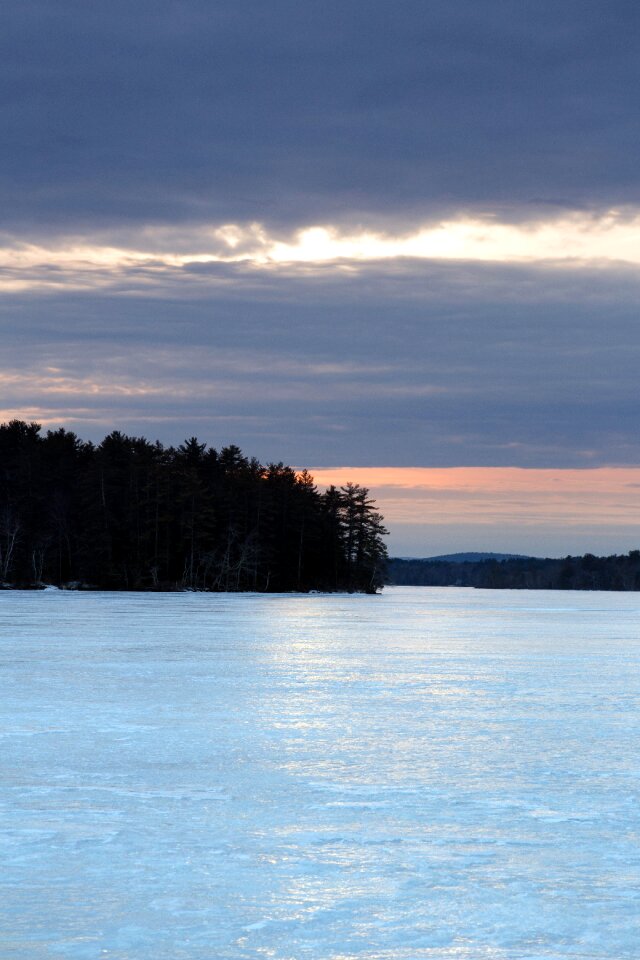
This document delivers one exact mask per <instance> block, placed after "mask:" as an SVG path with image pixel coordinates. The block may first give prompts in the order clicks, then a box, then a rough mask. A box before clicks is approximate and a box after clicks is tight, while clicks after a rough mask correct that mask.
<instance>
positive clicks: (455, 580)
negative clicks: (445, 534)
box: [387, 550, 640, 590]
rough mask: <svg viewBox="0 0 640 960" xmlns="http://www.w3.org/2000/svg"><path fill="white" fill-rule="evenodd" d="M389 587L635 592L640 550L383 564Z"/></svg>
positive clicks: (639, 579)
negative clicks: (563, 555) (390, 585)
mask: <svg viewBox="0 0 640 960" xmlns="http://www.w3.org/2000/svg"><path fill="white" fill-rule="evenodd" d="M387 582H388V583H394V584H398V585H407V586H430V587H448V586H456V587H483V588H486V589H497V590H640V550H632V551H631V552H630V553H628V554H623V555H620V556H618V555H615V556H610V557H596V556H594V555H593V554H591V553H587V554H585V555H584V556H581V557H564V558H563V559H559V560H556V559H542V558H536V557H523V558H514V559H509V560H480V561H474V562H469V561H465V562H457V563H456V562H452V561H443V560H400V559H396V558H393V559H391V560H390V561H389V565H388V579H387Z"/></svg>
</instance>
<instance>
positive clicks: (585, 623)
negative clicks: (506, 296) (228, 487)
mask: <svg viewBox="0 0 640 960" xmlns="http://www.w3.org/2000/svg"><path fill="white" fill-rule="evenodd" d="M639 623H640V608H639V603H638V600H637V598H636V597H634V595H629V594H626V595H621V594H618V595H616V594H610V595H605V594H584V595H571V597H568V596H567V597H564V596H562V597H559V596H558V595H557V594H554V595H551V594H543V593H538V594H534V593H518V594H514V593H509V594H506V593H500V592H495V593H489V592H483V591H467V590H451V589H449V590H446V589H445V590H435V589H434V590H431V589H419V588H414V589H411V588H397V589H392V590H387V591H385V593H384V594H383V596H382V597H357V596H354V597H345V596H320V595H317V596H311V597H309V596H287V597H275V596H272V597H264V596H257V595H254V596H250V595H247V596H238V595H235V596H234V595H218V596H216V595H198V594H186V595H163V596H162V595H161V596H157V595H154V596H149V595H140V594H138V595H132V594H129V595H127V594H111V595H107V594H70V593H63V592H58V591H51V592H46V593H42V594H19V593H3V594H0V650H1V653H2V658H1V666H0V669H1V672H2V690H3V697H2V700H1V701H0V710H2V714H3V716H2V725H1V728H0V736H1V737H2V755H1V758H0V766H1V767H2V775H3V786H4V789H3V793H2V799H1V801H0V804H1V806H0V810H1V814H2V820H3V832H2V834H1V836H0V856H1V857H2V864H3V870H2V874H1V875H0V888H1V893H2V897H1V898H0V927H1V929H2V933H1V934H0V942H1V943H2V950H1V951H0V953H1V954H2V956H3V958H4V957H5V956H6V957H7V960H47V958H54V957H59V958H65V957H67V958H70V960H80V958H87V960H96V958H99V957H102V956H104V957H108V958H117V960H212V958H216V960H249V958H265V960H267V958H269V960H303V958H309V960H340V958H341V960H356V958H358V960H365V958H366V960H376V958H379V960H419V958H431V960H454V958H455V960H479V958H492V960H496V958H499V960H525V958H526V960H533V958H538V960H543V958H546V960H549V958H554V960H560V958H564V957H567V958H574V960H578V958H580V960H583V958H587V957H589V958H595V960H604V958H616V960H625V958H635V957H637V945H638V943H639V942H640V882H639V881H640V858H639V857H638V852H637V850H638V847H637V841H638V837H639V836H640V812H639V811H640V805H639V803H638V801H639V800H640V774H639V771H640V764H639V763H638V747H637V744H638V733H639V732H640V731H639V727H640V722H639V720H640V711H639V707H640V671H638V665H639V663H638V661H639V659H640V637H639V635H638V624H639Z"/></svg>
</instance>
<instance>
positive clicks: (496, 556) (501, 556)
mask: <svg viewBox="0 0 640 960" xmlns="http://www.w3.org/2000/svg"><path fill="white" fill-rule="evenodd" d="M402 559H403V560H413V559H416V560H417V562H418V563H480V562H481V561H482V560H533V559H534V557H530V556H528V555H527V554H524V553H444V554H442V555H441V556H438V557H421V558H414V557H403V558H402Z"/></svg>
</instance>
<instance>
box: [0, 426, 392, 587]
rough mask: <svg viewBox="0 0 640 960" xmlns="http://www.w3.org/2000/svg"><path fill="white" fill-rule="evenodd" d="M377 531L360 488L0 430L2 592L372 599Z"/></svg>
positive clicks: (120, 437)
mask: <svg viewBox="0 0 640 960" xmlns="http://www.w3.org/2000/svg"><path fill="white" fill-rule="evenodd" d="M386 533H387V531H386V530H385V529H384V526H383V519H382V517H381V515H380V514H379V512H378V511H377V510H376V509H375V502H374V501H373V500H371V499H370V497H369V491H368V490H367V489H366V488H364V487H361V486H359V485H358V484H353V483H348V484H346V485H345V486H343V487H340V488H337V487H335V486H331V487H329V488H328V489H327V490H326V491H325V492H320V491H319V490H318V488H317V487H316V486H315V484H314V482H313V478H312V477H311V475H310V474H309V473H308V472H307V471H306V470H303V471H302V472H297V471H296V470H294V469H293V468H292V467H290V466H286V465H285V464H283V463H270V464H268V465H266V466H264V465H263V464H261V463H259V462H258V460H256V459H255V458H247V457H245V456H244V455H243V453H242V451H241V450H240V449H239V448H238V447H236V446H228V447H223V448H222V449H221V450H216V449H214V448H212V447H209V448H208V447H207V445H206V444H204V443H200V442H199V441H198V440H197V438H195V437H192V438H191V439H189V440H186V441H185V442H184V443H183V444H181V445H180V446H178V447H171V446H170V447H165V446H163V445H162V444H161V443H159V442H157V441H156V442H150V441H149V440H147V439H145V438H144V437H131V436H126V435H125V434H123V433H121V432H119V431H114V432H112V433H110V434H109V435H108V436H107V437H105V438H104V440H103V441H102V442H101V443H100V444H97V445H95V444H93V443H90V442H86V441H83V440H81V439H79V438H78V437H77V436H76V434H75V433H73V432H71V431H68V430H65V429H63V428H61V429H58V430H49V431H47V432H46V434H43V432H42V427H41V425H40V424H37V423H26V422H24V421H21V420H13V421H11V422H10V423H5V424H2V425H0V583H1V584H2V585H3V586H21V587H26V586H38V585H43V584H47V583H49V584H55V585H67V586H76V587H95V588H98V589H107V590H175V589H193V590H214V591H227V590H231V591H237V590H257V591H265V592H280V591H294V590H295V591H297V590H301V591H307V590H348V591H361V592H367V593H374V592H376V591H377V590H378V589H379V588H380V587H381V586H382V584H383V582H384V578H385V564H386V558H387V554H386V548H385V545H384V541H383V537H384V536H385V534H386Z"/></svg>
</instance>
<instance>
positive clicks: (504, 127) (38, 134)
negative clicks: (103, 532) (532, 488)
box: [0, 0, 640, 468]
mask: <svg viewBox="0 0 640 960" xmlns="http://www.w3.org/2000/svg"><path fill="white" fill-rule="evenodd" d="M2 18H3V25H2V30H1V31H0V92H1V94H2V96H1V97H0V128H1V133H2V135H1V136H0V204H1V206H0V209H1V210H2V222H1V224H0V341H1V345H2V349H1V352H0V417H2V418H8V417H13V416H16V417H25V418H29V419H36V420H39V421H41V422H42V423H43V424H45V425H52V426H53V425H57V424H65V425H67V426H70V427H72V428H74V429H76V430H77V431H78V432H79V433H80V434H81V435H82V436H85V437H90V438H92V439H97V438H99V437H101V436H102V435H103V434H104V433H105V432H107V431H109V430H110V429H112V428H113V427H116V426H118V427H120V428H123V429H126V430H129V431H130V432H135V433H145V434H147V435H151V436H157V437H159V438H161V439H163V440H165V441H168V442H176V441H180V440H182V439H183V438H184V436H185V435H191V434H193V433H198V434H199V435H200V436H201V437H202V439H204V440H206V441H208V442H210V443H212V444H215V445H220V444H223V443H230V442H234V443H239V444H240V445H242V446H243V447H244V448H245V449H246V450H247V452H249V453H250V454H255V455H257V456H259V457H261V458H263V459H276V460H277V459H280V458H282V459H284V460H287V461H289V462H292V463H294V464H298V465H303V464H304V463H312V464H322V465H325V466H331V465H339V464H345V463H347V464H351V465H353V466H355V467H358V466H372V467H373V466H376V467H379V466H381V465H397V466H403V467H406V466H416V467H425V466H440V467H458V466H479V465H484V466H487V467H498V466H501V467H513V466H520V467H536V468H540V467H553V468H570V467H571V468H575V467H586V466H589V467H592V466H602V465H606V464H636V463H638V462H640V441H639V439H638V432H637V420H638V401H637V369H638V359H639V353H640V337H639V335H638V321H637V302H638V294H639V293H640V282H639V278H638V266H639V265H640V172H639V169H638V165H637V162H636V154H637V149H636V147H637V143H636V141H637V128H638V118H637V113H638V107H637V104H636V102H635V98H634V96H633V91H635V90H636V89H637V88H638V86H639V81H640V57H638V51H637V37H638V27H639V26H640V10H639V9H638V6H637V4H635V3H633V2H626V0H609V2H605V0H594V2H584V0H565V2H563V3H555V2H554V3H552V2H550V0H522V2H518V3H514V2H512V0H487V2H483V3H479V2H477V0H429V2H425V0H403V2H400V3H398V2H394V3H392V2H391V0H370V2H367V3H363V2H355V0H326V2H322V3H320V2H305V3H302V2H299V0H273V2H270V3H265V2H261V0H233V2H231V0H229V2H227V0H217V2H215V3H212V2H210V0H154V2H153V3H152V2H151V0H137V2H136V3H126V4H125V3H124V2H123V0H113V2H111V3H109V4H97V3H88V2H85V0H57V2H55V3H52V2H49V0H19V2H18V0H7V2H5V4H4V5H3V12H2Z"/></svg>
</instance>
